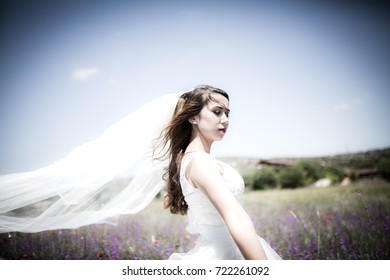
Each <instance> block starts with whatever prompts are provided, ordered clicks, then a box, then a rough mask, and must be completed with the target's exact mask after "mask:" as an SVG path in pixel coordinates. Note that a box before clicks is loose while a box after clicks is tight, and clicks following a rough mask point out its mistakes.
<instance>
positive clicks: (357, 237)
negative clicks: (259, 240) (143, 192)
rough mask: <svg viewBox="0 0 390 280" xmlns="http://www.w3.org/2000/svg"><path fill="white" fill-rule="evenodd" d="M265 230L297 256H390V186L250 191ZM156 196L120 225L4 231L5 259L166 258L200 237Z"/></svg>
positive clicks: (248, 204)
mask: <svg viewBox="0 0 390 280" xmlns="http://www.w3.org/2000/svg"><path fill="white" fill-rule="evenodd" d="M244 206H245V208H246V209H247V211H248V213H249V214H250V216H251V218H252V219H253V222H254V224H255V226H256V229H257V232H258V234H259V235H260V236H262V237H263V238H264V239H265V240H267V241H268V242H269V243H270V244H271V245H272V247H273V248H274V249H275V250H276V251H277V252H278V253H279V254H280V255H281V256H282V257H283V258H284V259H290V260H318V259H320V260H326V259H331V260H339V259H340V260H349V259H352V260H355V259H364V260H378V259H390V238H389V236H390V184H389V183H370V184H367V183H365V184H354V185H350V186H346V187H340V186H332V187H328V188H301V189H295V190H269V191H258V192H253V191H248V192H246V193H245V197H244ZM185 226H186V217H183V216H178V215H171V214H170V213H169V212H168V211H167V210H162V208H161V202H160V201H159V200H157V199H156V200H155V201H154V202H153V203H152V204H151V205H150V206H149V207H147V209H145V210H144V211H143V212H141V213H139V214H137V215H133V216H124V217H122V218H121V219H120V221H119V223H118V225H117V226H112V225H92V226H87V227H83V228H80V229H75V230H58V231H48V232H42V233H34V234H27V233H6V234H1V235H0V258H1V259H40V260H51V259H57V260H59V259H64V260H66V259H72V260H79V259H127V260H136V259H166V258H168V257H169V255H170V254H171V253H172V252H183V251H184V252H185V251H188V250H189V249H190V248H191V247H192V246H194V242H195V238H194V237H193V236H191V235H189V234H187V232H186V230H185Z"/></svg>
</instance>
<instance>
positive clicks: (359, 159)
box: [219, 148, 390, 172]
mask: <svg viewBox="0 0 390 280" xmlns="http://www.w3.org/2000/svg"><path fill="white" fill-rule="evenodd" d="M219 159H220V160H221V161H224V162H226V163H228V164H230V165H231V166H233V167H234V168H236V169H237V170H238V171H239V172H243V171H245V170H248V169H253V168H256V166H257V165H258V163H259V162H260V160H263V159H264V158H260V157H259V158H249V157H221V158H219ZM384 159H390V148H385V149H375V150H370V151H365V152H358V153H347V154H339V155H331V156H323V157H290V158H267V160H269V161H271V160H272V161H279V162H284V163H289V164H291V165H293V164H294V163H296V162H298V161H300V160H308V161H317V162H318V163H320V164H321V165H322V166H338V167H341V168H356V169H362V168H372V167H377V166H378V164H379V163H380V162H381V161H382V160H384Z"/></svg>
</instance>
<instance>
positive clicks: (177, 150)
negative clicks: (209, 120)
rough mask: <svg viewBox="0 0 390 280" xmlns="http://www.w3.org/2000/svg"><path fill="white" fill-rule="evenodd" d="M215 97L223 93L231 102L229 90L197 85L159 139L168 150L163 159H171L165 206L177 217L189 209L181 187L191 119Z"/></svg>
mask: <svg viewBox="0 0 390 280" xmlns="http://www.w3.org/2000/svg"><path fill="white" fill-rule="evenodd" d="M212 94H221V95H223V96H224V97H226V98H227V99H228V100H229V95H228V94H227V93H226V92H225V91H223V90H221V89H219V88H214V87H212V86H208V85H202V86H197V87H195V88H194V89H192V90H190V91H188V92H186V93H184V94H183V95H181V96H180V98H179V100H178V102H177V104H176V108H175V110H174V113H173V115H172V119H171V121H170V122H169V124H168V125H167V127H166V128H165V129H164V130H163V131H162V132H161V135H160V137H159V142H158V146H157V147H158V148H159V149H161V151H164V152H163V154H162V155H160V157H159V158H168V160H169V164H168V166H167V167H166V169H165V172H164V175H163V178H164V180H165V182H166V184H167V185H166V191H167V194H166V195H165V197H164V207H165V208H169V209H170V211H171V213H173V214H181V215H185V214H187V210H188V205H187V202H186V201H185V199H184V195H183V192H182V189H181V185H180V165H181V160H182V158H183V155H184V151H185V150H186V148H187V147H188V145H189V144H190V140H191V132H192V127H191V124H190V123H189V119H190V118H191V117H194V116H196V115H198V114H199V113H200V111H201V110H202V109H203V107H204V106H206V105H207V104H208V103H209V102H210V101H211V100H213V97H212Z"/></svg>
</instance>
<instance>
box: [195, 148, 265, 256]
mask: <svg viewBox="0 0 390 280" xmlns="http://www.w3.org/2000/svg"><path fill="white" fill-rule="evenodd" d="M188 175H189V180H190V181H191V182H192V183H193V184H194V186H195V187H197V188H199V189H200V190H201V191H202V192H203V193H204V194H205V195H206V196H207V197H208V199H209V200H210V201H211V203H212V204H213V205H214V206H215V208H216V209H217V210H218V212H219V213H220V214H221V216H222V218H223V219H224V220H225V223H226V225H227V227H228V229H229V231H230V234H231V235H232V237H233V239H234V241H235V242H236V244H237V246H238V248H239V249H240V251H241V253H242V255H243V256H244V258H245V259H262V260H264V259H267V257H266V255H265V252H264V249H263V246H262V245H261V243H260V240H259V238H258V237H257V234H256V231H255V228H254V226H253V223H252V221H251V219H250V218H249V216H248V214H247V213H246V212H245V210H244V209H243V208H242V206H241V205H240V203H239V202H238V201H237V199H236V198H235V197H234V196H233V195H232V194H231V192H230V191H229V190H228V189H227V188H226V186H225V182H224V180H223V178H222V175H221V173H220V171H219V166H218V164H217V162H216V161H215V159H214V158H212V157H211V156H210V155H209V154H206V153H205V154H203V153H199V154H197V155H196V156H194V158H193V159H192V163H191V166H190V170H189V173H188Z"/></svg>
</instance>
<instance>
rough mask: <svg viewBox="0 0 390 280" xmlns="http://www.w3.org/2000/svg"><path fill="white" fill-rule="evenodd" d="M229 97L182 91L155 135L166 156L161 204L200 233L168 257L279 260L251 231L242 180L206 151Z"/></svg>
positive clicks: (223, 123)
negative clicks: (185, 218)
mask: <svg viewBox="0 0 390 280" xmlns="http://www.w3.org/2000/svg"><path fill="white" fill-rule="evenodd" d="M229 112H230V110H229V96H228V94H227V93H226V92H224V91H223V90H221V89H217V88H214V87H211V86H199V87H196V88H195V89H193V90H191V91H189V92H186V93H185V94H183V95H182V96H181V97H180V98H179V101H178V103H177V105H176V108H175V111H174V114H173V117H172V120H171V121H170V123H169V125H168V126H167V127H166V128H165V130H164V131H163V133H162V135H161V139H160V141H161V142H160V146H159V147H160V148H163V149H165V151H166V152H165V156H168V157H169V165H168V167H167V168H166V172H165V179H166V181H167V187H168V188H167V195H166V201H165V206H166V207H167V208H170V211H171V212H172V213H174V214H178V213H179V214H188V216H189V222H190V224H189V227H188V230H189V231H190V233H192V234H196V233H197V234H199V235H200V237H199V239H198V241H197V244H196V246H195V247H194V248H193V249H192V250H191V251H190V252H188V253H187V254H178V253H175V254H173V255H172V256H171V257H170V259H203V260H204V259H242V258H245V259H280V257H279V255H278V254H277V253H276V252H275V251H274V250H273V249H272V248H271V247H270V246H269V245H268V244H267V243H266V242H265V241H264V240H263V239H262V238H259V237H258V236H257V235H256V232H255V229H254V226H253V224H252V222H251V219H250V218H249V216H248V215H247V213H246V212H245V211H244V209H243V208H242V207H241V204H240V203H239V199H240V197H241V195H242V192H243V190H244V183H243V180H242V178H241V177H240V175H239V174H238V172H237V171H235V170H234V169H232V168H231V167H230V166H228V165H226V164H224V163H222V162H220V161H217V160H216V159H215V158H213V157H212V156H211V155H210V150H211V146H212V144H213V142H214V141H218V140H222V139H223V137H224V136H225V134H226V132H227V129H228V125H229Z"/></svg>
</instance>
